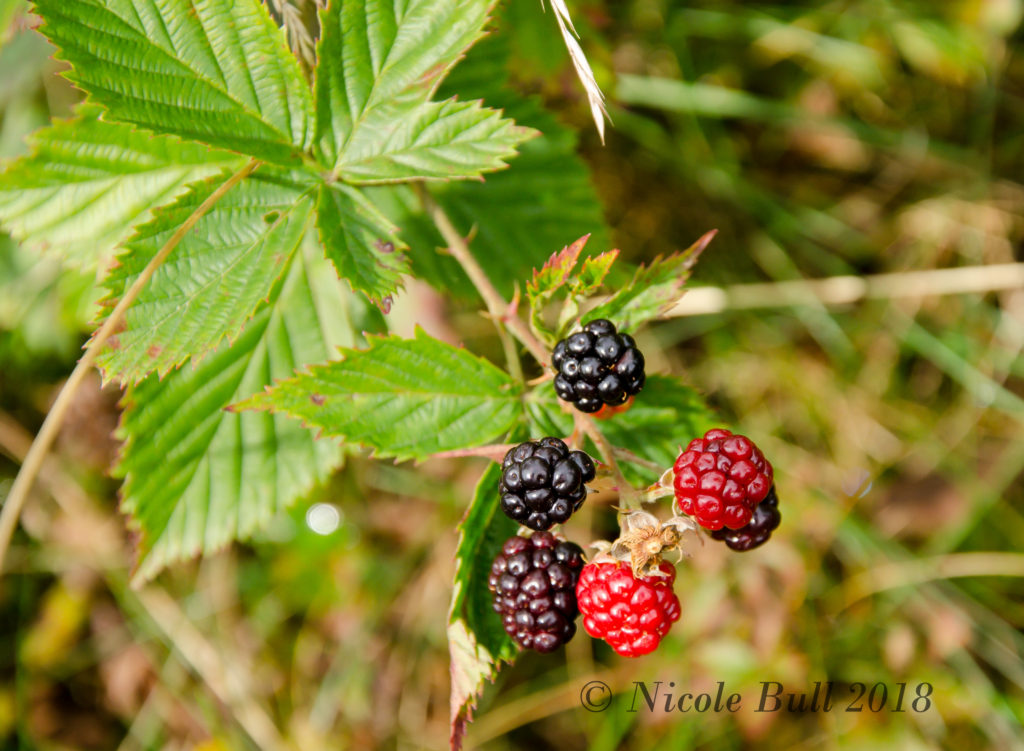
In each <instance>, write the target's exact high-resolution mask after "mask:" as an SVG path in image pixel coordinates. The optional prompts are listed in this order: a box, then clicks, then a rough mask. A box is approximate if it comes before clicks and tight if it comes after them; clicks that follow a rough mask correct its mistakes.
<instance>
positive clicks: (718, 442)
mask: <svg viewBox="0 0 1024 751" xmlns="http://www.w3.org/2000/svg"><path fill="white" fill-rule="evenodd" d="M673 471H674V473H675V479H674V481H673V487H674V489H675V496H676V503H678V504H679V509H680V510H681V511H682V512H683V513H684V514H689V515H690V516H692V517H694V518H695V519H696V520H697V523H698V524H700V525H701V526H702V527H704V528H705V529H711V530H715V529H721V528H722V527H728V528H729V529H739V528H741V527H745V526H746V525H747V524H749V523H750V519H751V517H752V516H753V513H754V509H755V508H756V507H757V504H759V503H760V502H761V501H762V500H764V498H765V497H766V496H767V495H768V491H769V490H770V489H771V487H772V481H773V477H774V470H773V469H772V465H771V463H769V462H768V460H767V459H765V458H764V454H762V453H761V451H760V450H759V449H758V448H757V446H755V445H754V442H753V441H751V440H750V439H749V438H747V437H746V436H742V435H738V434H735V435H734V434H733V433H732V432H730V431H728V430H725V429H723V428H716V429H714V430H709V431H708V432H707V433H705V434H704V437H703V438H694V439H693V440H692V441H690V445H689V446H687V447H686V450H685V451H683V452H682V453H681V454H680V455H679V457H678V458H677V459H676V462H675V465H674V466H673Z"/></svg>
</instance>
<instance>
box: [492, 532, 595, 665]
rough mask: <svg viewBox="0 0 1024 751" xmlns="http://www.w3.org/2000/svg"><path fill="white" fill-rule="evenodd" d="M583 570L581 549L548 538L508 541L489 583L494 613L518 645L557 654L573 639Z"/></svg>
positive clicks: (544, 535) (548, 535) (541, 535)
mask: <svg viewBox="0 0 1024 751" xmlns="http://www.w3.org/2000/svg"><path fill="white" fill-rule="evenodd" d="M582 568H583V551H582V550H581V549H580V546H579V545H577V544H576V543H573V542H566V541H565V540H559V539H558V538H556V537H555V536H554V535H553V534H551V533H550V532H534V533H533V534H532V535H531V536H530V537H510V538H509V539H507V540H505V544H504V545H502V546H501V552H500V553H499V554H498V555H497V557H496V558H495V559H494V563H493V564H492V565H491V574H490V577H489V578H488V581H487V583H488V586H489V588H490V590H491V592H492V593H493V594H494V610H495V611H496V612H498V613H500V614H501V618H502V623H503V625H504V626H505V632H506V633H507V634H508V635H509V636H511V637H512V640H513V641H515V642H516V644H518V645H519V646H521V647H523V648H524V649H535V650H536V651H538V652H553V651H554V650H556V649H558V648H559V647H560V646H562V645H563V644H565V643H566V642H568V641H569V640H570V639H571V638H572V637H573V635H574V634H575V633H576V623H575V621H576V616H577V615H578V614H579V610H578V608H577V605H576V584H577V581H578V580H579V574H580V570H581V569H582Z"/></svg>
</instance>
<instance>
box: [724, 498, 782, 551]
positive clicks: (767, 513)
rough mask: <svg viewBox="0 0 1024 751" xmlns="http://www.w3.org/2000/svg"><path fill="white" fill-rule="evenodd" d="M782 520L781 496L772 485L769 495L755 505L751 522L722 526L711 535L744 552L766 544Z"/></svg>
mask: <svg viewBox="0 0 1024 751" xmlns="http://www.w3.org/2000/svg"><path fill="white" fill-rule="evenodd" d="M781 521H782V514H780V513H779V497H778V496H777V495H775V486H774V485H772V487H771V490H769V491H768V495H766V496H765V498H764V500H763V501H761V502H760V503H759V504H757V506H755V507H754V515H753V516H752V517H751V519H750V523H749V524H747V525H746V526H745V527H740V528H739V529H729V528H728V527H722V528H721V529H716V530H715V531H713V532H712V533H711V537H712V538H714V539H716V540H722V541H724V542H725V544H726V545H728V546H729V547H730V548H732V549H733V550H738V551H740V552H743V551H744V550H753V549H754V548H756V547H758V546H760V545H764V544H765V543H766V542H768V538H769V537H771V536H772V532H773V531H775V528H776V527H778V526H779V522H781Z"/></svg>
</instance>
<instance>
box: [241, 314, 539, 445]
mask: <svg viewBox="0 0 1024 751" xmlns="http://www.w3.org/2000/svg"><path fill="white" fill-rule="evenodd" d="M519 395H520V388H519V387H518V386H517V385H516V383H515V382H514V381H513V380H512V379H511V378H509V376H508V375H507V374H506V373H505V372H503V371H501V370H499V369H498V368H496V367H495V366H494V365H492V364H490V363H489V362H487V361H486V360H483V359H481V358H479V357H476V356H475V355H473V354H470V353H469V352H467V351H466V350H465V349H461V348H459V347H453V346H451V345H450V344H445V343H444V342H441V341H438V340H437V339H433V338H431V337H429V336H427V335H426V334H425V333H424V332H423V331H422V330H421V329H417V331H416V336H415V338H414V339H399V338H396V337H388V338H376V339H373V340H371V344H370V347H369V349H365V350H347V351H346V352H345V353H344V359H343V360H341V361H340V362H334V363H330V364H328V365H321V366H315V367H313V368H310V369H309V371H308V372H305V373H302V374H300V375H298V376H296V377H295V378H292V379H290V380H287V381H284V382H282V383H279V384H277V385H275V386H274V387H273V388H271V389H268V390H267V392H266V393H263V394H258V395H257V396H255V397H253V398H252V399H250V400H249V401H248V402H246V403H245V404H244V405H241V407H242V408H262V409H271V410H274V411H276V412H284V413H287V414H289V415H291V416H293V417H296V418H299V419H301V420H302V421H303V422H304V423H305V424H307V425H310V426H311V427H315V428H319V429H320V430H321V431H322V432H323V434H324V435H326V436H337V437H340V438H343V439H344V440H345V441H348V442H350V443H359V444H362V445H365V446H370V447H372V448H373V449H375V450H376V452H377V454H378V455H380V456H391V457H395V458H397V459H409V458H415V459H424V458H426V457H428V456H430V455H431V454H434V453H437V452H440V451H448V450H453V449H459V448H466V447H470V446H477V445H480V444H483V443H486V442H487V441H489V440H491V439H493V438H494V437H496V436H498V435H500V434H501V433H504V432H506V431H508V430H509V428H510V427H511V426H512V425H513V424H514V423H515V422H516V420H517V419H518V418H519V417H521V415H522V406H521V404H520V401H519Z"/></svg>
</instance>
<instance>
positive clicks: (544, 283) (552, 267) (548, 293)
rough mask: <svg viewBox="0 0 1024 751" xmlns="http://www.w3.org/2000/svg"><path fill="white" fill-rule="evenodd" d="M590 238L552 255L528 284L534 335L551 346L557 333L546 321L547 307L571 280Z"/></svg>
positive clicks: (534, 273) (527, 293)
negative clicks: (581, 253)
mask: <svg viewBox="0 0 1024 751" xmlns="http://www.w3.org/2000/svg"><path fill="white" fill-rule="evenodd" d="M589 238H590V235H584V236H583V237H581V238H580V239H579V240H577V241H576V242H574V243H573V244H572V245H567V246H566V247H564V248H562V250H561V251H559V252H558V253H552V254H551V257H550V258H548V260H547V262H546V263H545V264H544V265H543V266H542V267H541V268H540V269H539V270H538V269H534V271H533V278H532V279H530V281H529V282H527V283H526V299H527V301H528V302H529V304H530V326H531V328H532V329H533V331H534V333H536V334H537V335H538V336H540V337H541V338H542V339H545V340H547V341H548V343H549V344H550V343H553V337H554V333H555V332H554V331H553V330H552V329H551V328H550V327H549V326H548V325H547V323H546V322H545V321H544V309H545V306H547V304H548V303H549V302H550V301H551V298H552V297H554V296H555V293H557V292H558V291H559V290H561V289H563V287H564V286H565V283H566V282H567V281H568V280H569V275H570V274H571V273H572V270H573V269H574V268H575V267H576V261H577V260H578V259H579V257H580V252H581V251H582V250H583V246H585V245H586V244H587V240H588V239H589Z"/></svg>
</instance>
